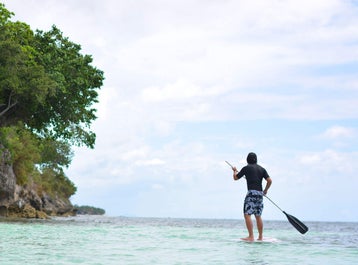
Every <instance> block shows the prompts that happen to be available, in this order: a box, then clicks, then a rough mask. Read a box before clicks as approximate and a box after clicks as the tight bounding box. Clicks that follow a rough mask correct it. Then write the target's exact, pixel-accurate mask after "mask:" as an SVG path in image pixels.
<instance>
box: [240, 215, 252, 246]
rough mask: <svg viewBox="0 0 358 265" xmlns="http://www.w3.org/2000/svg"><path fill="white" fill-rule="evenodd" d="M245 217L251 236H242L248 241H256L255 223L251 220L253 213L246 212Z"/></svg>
mask: <svg viewBox="0 0 358 265" xmlns="http://www.w3.org/2000/svg"><path fill="white" fill-rule="evenodd" d="M244 217H245V223H246V228H247V231H248V232H249V236H248V237H245V238H242V239H243V240H246V241H254V240H255V239H254V228H253V224H252V220H251V215H248V214H244Z"/></svg>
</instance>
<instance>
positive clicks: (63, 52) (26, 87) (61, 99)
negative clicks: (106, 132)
mask: <svg viewBox="0 0 358 265" xmlns="http://www.w3.org/2000/svg"><path fill="white" fill-rule="evenodd" d="M12 15H13V13H11V12H9V11H8V10H6V8H5V7H4V5H3V4H0V127H2V126H9V125H14V124H17V123H18V122H19V121H21V122H23V124H24V125H25V126H26V127H27V128H29V129H31V130H32V131H33V132H34V133H35V134H37V135H38V136H40V137H43V138H51V139H55V140H56V139H57V140H61V141H66V142H68V143H70V144H73V145H86V146H88V147H91V148H93V147H94V143H95V138H96V137H95V134H94V133H93V132H92V131H91V130H90V125H91V123H92V121H94V120H95V119H96V115H95V112H96V110H95V109H94V108H93V104H94V103H96V102H98V99H97V98H98V93H97V90H98V89H99V88H100V87H101V86H102V84H103V80H104V76H103V72H102V71H101V70H99V69H97V68H95V67H93V66H92V65H91V63H92V57H91V56H90V55H82V54H81V53H80V51H81V46H80V45H78V44H75V43H73V42H71V41H70V40H69V39H68V38H66V37H64V36H63V34H62V32H61V31H60V30H59V29H58V28H57V27H56V26H53V27H52V29H51V30H50V31H48V32H43V31H39V30H37V31H36V32H35V33H34V32H33V31H32V30H31V29H30V27H29V26H28V25H27V24H25V23H22V22H12V21H10V18H11V16H12Z"/></svg>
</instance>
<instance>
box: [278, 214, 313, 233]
mask: <svg viewBox="0 0 358 265" xmlns="http://www.w3.org/2000/svg"><path fill="white" fill-rule="evenodd" d="M283 213H284V214H285V215H286V217H287V219H288V221H289V222H290V223H291V225H293V226H294V228H296V229H297V231H298V232H300V233H301V234H305V233H306V232H307V231H308V227H307V226H306V225H305V224H304V223H302V222H301V221H300V220H298V219H297V218H296V217H294V216H292V215H290V214H288V213H286V212H283Z"/></svg>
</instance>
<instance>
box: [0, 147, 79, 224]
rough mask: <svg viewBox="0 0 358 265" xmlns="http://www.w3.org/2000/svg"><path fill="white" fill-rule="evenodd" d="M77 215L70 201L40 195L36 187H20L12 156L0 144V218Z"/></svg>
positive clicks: (43, 194)
mask: <svg viewBox="0 0 358 265" xmlns="http://www.w3.org/2000/svg"><path fill="white" fill-rule="evenodd" d="M59 215H60V216H68V215H75V210H74V207H73V205H72V204H71V202H70V201H69V200H68V199H64V198H59V197H58V196H49V195H48V194H46V193H45V192H41V194H38V192H37V189H36V185H35V184H34V185H26V186H19V185H17V184H16V176H15V174H14V170H13V167H12V164H11V154H10V152H9V151H8V150H6V149H5V148H3V147H2V146H1V144H0V216H5V217H20V218H47V217H48V216H59Z"/></svg>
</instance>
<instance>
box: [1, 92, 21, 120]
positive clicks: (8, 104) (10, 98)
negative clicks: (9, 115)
mask: <svg viewBox="0 0 358 265" xmlns="http://www.w3.org/2000/svg"><path fill="white" fill-rule="evenodd" d="M13 94H14V93H13V91H11V94H10V96H9V100H8V103H7V107H6V108H5V109H4V110H3V111H1V112H0V117H1V116H3V115H4V114H5V113H6V112H8V111H9V110H10V109H11V108H12V107H14V106H15V105H16V104H17V103H18V102H17V100H15V101H14V102H11V101H12V96H13ZM2 106H5V104H2V105H1V107H2Z"/></svg>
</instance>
